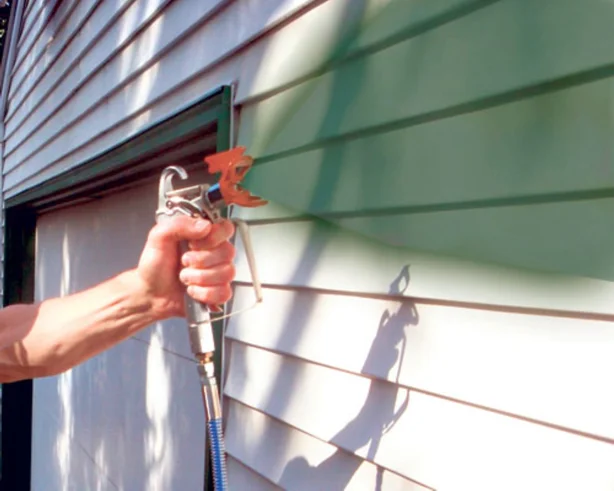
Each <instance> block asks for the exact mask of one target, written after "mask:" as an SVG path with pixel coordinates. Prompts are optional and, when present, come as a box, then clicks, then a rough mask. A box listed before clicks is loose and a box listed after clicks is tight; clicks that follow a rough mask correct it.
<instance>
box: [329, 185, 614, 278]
mask: <svg viewBox="0 0 614 491" xmlns="http://www.w3.org/2000/svg"><path fill="white" fill-rule="evenodd" d="M613 216H614V197H612V198H609V199H596V200H581V201H563V202H555V203H545V204H533V205H518V206H502V207H490V208H476V209H469V210H451V211H442V212H436V213H408V214H399V215H396V214H395V215H387V216H377V217H374V216H373V217H357V218H347V219H340V220H336V221H337V223H338V224H339V226H340V227H343V228H348V229H351V230H354V231H357V232H359V233H361V234H365V235H368V236H370V237H373V238H376V239H378V240H381V241H383V242H387V243H391V244H398V245H401V244H402V245H403V246H405V247H407V248H410V249H412V250H421V251H426V252H429V253H434V254H443V255H448V256H455V257H461V258H466V259H469V260H473V261H483V262H485V263H493V264H501V265H503V266H509V267H518V268H526V269H529V270H533V271H536V272H539V271H544V272H553V273H560V274H565V275H569V276H580V277H590V278H597V279H602V280H606V281H608V282H614V222H613V221H612V217H613ZM610 284H611V285H612V286H613V287H614V283H610Z"/></svg>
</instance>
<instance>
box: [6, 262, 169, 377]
mask: <svg viewBox="0 0 614 491" xmlns="http://www.w3.org/2000/svg"><path fill="white" fill-rule="evenodd" d="M152 307H153V306H152V305H151V301H150V300H149V298H148V296H147V295H146V294H145V292H144V291H143V289H142V288H141V285H140V282H139V279H138V275H137V273H136V272H135V271H128V272H126V273H123V274H121V275H119V276H116V277H114V278H112V279H110V280H108V281H105V282H104V283H101V284H99V285H97V286H95V287H93V288H91V289H89V290H85V291H83V292H80V293H77V294H74V295H70V296H67V297H64V298H55V299H51V300H46V301H44V302H41V303H39V304H35V305H16V306H14V307H8V308H6V309H4V310H2V311H0V327H1V328H2V330H9V331H10V332H11V334H12V335H13V336H14V337H13V339H15V337H16V338H21V340H20V341H18V342H16V343H14V344H12V345H10V346H8V347H6V348H4V349H2V350H1V351H0V382H10V381H15V380H20V379H25V378H33V377H41V376H48V375H54V374H57V373H61V372H63V371H65V370H67V369H68V368H70V367H72V366H74V365H77V364H79V363H82V362H83V361H85V360H87V359H88V358H91V357H92V356H95V355H96V354H98V353H100V352H101V351H103V350H105V349H108V348H110V347H111V346H113V345H115V344H117V343H119V342H120V341H122V340H124V339H126V338H128V337H130V336H131V335H133V334H134V333H136V332H138V331H139V330H140V329H142V328H144V327H146V326H147V325H149V324H151V323H153V322H155V321H156V320H158V317H157V316H156V314H155V312H156V310H155V309H154V308H152ZM5 332H6V331H5ZM7 338H11V336H10V335H8V336H7Z"/></svg>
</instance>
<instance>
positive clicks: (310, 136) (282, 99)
mask: <svg viewBox="0 0 614 491" xmlns="http://www.w3.org/2000/svg"><path fill="white" fill-rule="evenodd" d="M399 3H403V2H398V1H397V2H391V3H390V4H389V5H388V7H389V8H391V9H393V8H394V6H395V5H396V4H399ZM407 3H409V2H407ZM406 8H408V9H409V7H406ZM383 10H384V11H385V8H384V9H383ZM528 11H530V12H531V15H530V16H527V15H526V12H528ZM382 15H383V14H382ZM613 18H614V5H612V4H611V3H607V2H603V1H601V0H590V1H586V2H580V3H579V2H577V1H575V0H562V1H556V2H553V1H543V2H537V3H536V2H534V1H532V0H520V1H517V0H502V1H499V2H495V3H493V4H492V5H489V6H488V7H486V8H482V9H480V10H477V11H475V12H473V13H471V14H470V15H465V16H463V17H462V18H459V19H456V20H454V21H453V22H448V23H446V24H444V25H441V26H439V27H437V28H436V29H432V30H430V31H427V32H425V33H423V34H421V35H419V36H416V37H409V39H407V40H404V41H400V42H398V43H396V44H394V45H391V46H389V47H386V48H385V49H381V50H379V51H375V52H371V51H368V52H366V53H364V55H363V56H360V57H354V58H352V59H351V60H350V61H349V62H347V63H344V64H342V65H341V66H338V67H335V69H334V70H330V71H328V72H327V73H325V74H323V75H321V76H319V77H316V78H312V79H310V80H308V81H306V82H304V83H303V84H301V85H298V86H296V87H293V88H291V89H289V90H286V91H284V92H282V93H280V94H277V95H274V96H273V97H270V98H269V99H267V100H265V101H261V102H259V103H258V104H257V105H255V106H254V107H253V108H252V109H250V110H248V108H245V109H244V113H245V114H244V119H245V120H246V122H247V121H248V120H253V123H251V124H250V123H248V124H245V125H244V127H243V132H244V135H242V140H243V141H244V142H245V143H246V144H248V146H250V147H251V148H252V151H253V153H254V154H255V155H256V156H257V157H261V158H265V157H268V156H270V157H271V158H273V157H274V155H276V154H277V153H279V152H282V151H286V150H289V149H292V148H296V147H300V146H303V145H306V144H311V143H313V142H316V141H318V140H322V139H325V138H330V137H336V136H338V135H343V134H346V133H350V132H353V131H357V130H362V129H365V128H369V127H372V126H377V125H383V124H387V123H390V122H391V121H398V120H404V119H407V118H410V117H417V116H419V115H423V114H429V113H434V112H437V111H442V110H445V109H448V108H450V107H454V106H457V105H459V104H466V103H469V102H471V101H480V100H484V99H488V98H489V97H493V96H496V95H500V94H503V93H510V92H512V93H515V94H516V95H515V97H516V98H519V97H522V96H523V93H522V91H521V89H522V88H526V87H532V86H535V85H538V84H544V83H546V82H552V81H554V80H556V79H561V78H564V77H567V76H570V75H573V74H577V73H578V72H586V71H591V70H595V69H598V68H602V67H604V66H608V67H610V68H611V69H610V72H609V75H610V76H611V75H612V74H613V73H614V66H613V65H614V53H613V52H612V49H611V45H610V43H609V36H608V34H609V32H610V30H611V24H612V19H613ZM374 25H375V24H374ZM370 27H371V24H369V23H366V24H365V25H364V27H363V29H362V32H363V33H364V36H368V33H369V30H370ZM391 29H394V24H391ZM450 40H454V42H451V41H450ZM356 42H358V40H357V41H356ZM348 44H350V42H348ZM595 76H599V75H595ZM600 76H604V75H603V74H602V75H600ZM561 83H562V84H564V82H561ZM608 106H609V104H608ZM603 111H604V112H607V111H605V110H603Z"/></svg>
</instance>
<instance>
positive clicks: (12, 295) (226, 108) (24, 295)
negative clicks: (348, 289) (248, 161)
mask: <svg viewBox="0 0 614 491" xmlns="http://www.w3.org/2000/svg"><path fill="white" fill-rule="evenodd" d="M232 94H233V90H232V87H231V86H230V85H222V86H219V87H218V88H216V89H214V90H212V91H211V92H208V93H207V94H205V95H204V96H203V97H201V98H199V99H198V100H196V101H195V102H193V103H191V104H189V105H187V106H185V107H183V108H180V109H179V110H177V111H176V112H174V113H173V114H171V115H170V116H168V117H166V118H164V119H163V120H161V121H159V122H156V123H154V124H152V125H150V126H148V127H146V128H145V129H143V130H141V131H140V132H139V133H138V134H136V135H134V136H132V137H129V138H127V139H125V140H123V141H121V142H119V143H118V144H116V145H115V146H113V147H111V148H110V149H107V150H105V151H103V152H101V153H100V154H98V155H96V156H94V157H92V158H90V159H88V160H87V161H85V162H83V163H81V164H79V165H77V166H76V167H74V168H72V169H70V170H68V171H66V172H64V173H61V174H59V175H57V176H55V177H53V178H50V179H48V180H46V181H44V182H43V183H41V184H39V185H36V186H34V187H32V188H30V189H27V190H25V191H23V192H21V193H18V194H16V195H15V196H11V197H8V198H6V199H5V205H4V206H5V228H4V259H5V261H4V265H5V266H4V267H5V271H4V281H3V287H4V298H3V306H4V307H6V306H8V305H11V304H15V303H31V302H33V301H34V281H35V240H36V218H37V215H38V214H40V213H41V211H49V210H50V209H53V208H57V207H64V206H71V205H74V204H75V203H77V202H79V201H80V200H81V201H83V200H84V199H86V197H87V196H90V197H91V196H92V195H93V194H97V193H104V192H110V191H111V192H112V190H113V189H115V188H116V187H117V186H118V185H121V183H122V182H125V180H126V179H130V180H133V179H137V180H139V179H143V178H144V177H145V176H147V175H149V176H151V175H152V173H155V172H156V171H157V170H159V169H161V168H162V167H163V166H164V165H166V163H164V164H163V158H162V157H160V158H155V155H156V154H157V151H158V150H163V149H164V147H165V145H169V144H172V142H173V141H180V140H181V139H182V138H187V137H190V136H192V137H195V138H200V136H201V135H202V136H203V137H204V138H206V139H211V138H213V139H214V147H215V151H217V152H219V151H223V150H228V149H229V148H230V144H231V133H232V131H233V128H232V111H233V107H232ZM207 141H209V140H207ZM152 214H153V210H152ZM223 327H224V326H223V323H222V322H221V321H218V322H215V323H213V331H214V340H215V344H216V350H217V352H218V353H223V341H224V332H223ZM217 358H218V359H217V360H216V361H217V363H216V365H217V366H216V370H217V373H219V374H222V367H223V360H222V359H221V358H222V357H221V356H220V357H217ZM221 385H222V384H220V391H221V390H222V388H221ZM1 404H2V415H1V424H2V427H1V428H2V433H1V437H0V440H1V447H0V452H2V456H3V457H2V461H1V463H0V470H1V474H0V491H5V490H6V491H8V490H10V491H21V490H24V491H29V490H30V482H31V468H30V467H31V458H32V409H33V381H32V380H24V381H20V382H14V383H10V384H3V386H2V402H1ZM208 454H209V452H208V449H207V451H206V455H208ZM206 468H207V469H206V470H207V471H208V465H207V463H206ZM206 474H207V478H206V482H205V489H213V488H212V485H213V480H212V476H211V473H210V472H207V473H206Z"/></svg>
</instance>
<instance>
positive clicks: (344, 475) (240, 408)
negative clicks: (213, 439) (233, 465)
mask: <svg viewBox="0 0 614 491" xmlns="http://www.w3.org/2000/svg"><path fill="white" fill-rule="evenodd" d="M229 406H230V407H229V411H228V412H229V415H228V422H227V430H226V445H227V447H228V453H229V454H230V455H233V456H235V458H238V459H240V460H241V461H243V462H245V463H246V465H249V466H250V467H252V468H254V469H257V470H258V472H259V473H261V474H262V475H264V476H266V477H267V478H268V479H270V480H272V481H273V482H275V483H277V484H278V485H279V486H280V487H281V488H282V489H292V490H294V491H308V490H312V489H344V490H347V491H370V490H372V489H385V490H386V491H426V490H427V489H428V488H426V487H423V486H420V485H418V484H416V483H413V482H411V481H408V480H406V479H403V478H402V477H400V476H397V475H395V474H393V473H391V472H388V471H386V470H384V469H380V468H378V467H377V466H375V465H373V464H372V463H370V462H366V461H363V460H362V459H360V458H358V457H356V456H353V455H351V454H349V453H347V452H344V451H341V450H339V449H337V448H335V447H334V446H333V445H330V444H328V443H325V442H323V441H320V440H318V439H316V438H313V437H311V436H309V435H306V434H304V433H302V432H300V431H297V430H295V429H293V428H290V427H288V426H286V425H284V424H282V423H281V422H279V421H276V420H274V419H272V418H270V417H268V416H266V415H265V414H262V413H260V412H257V411H254V410H253V409H251V408H249V407H246V406H244V405H242V404H239V403H237V402H235V401H230V404H229ZM246 428H249V431H246ZM256 437H259V438H256ZM378 481H379V483H380V484H379V486H380V487H379V488H378V486H377V484H376V483H377V482H378ZM237 489H248V488H237ZM249 489H252V488H251V487H250V488H249Z"/></svg>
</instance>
